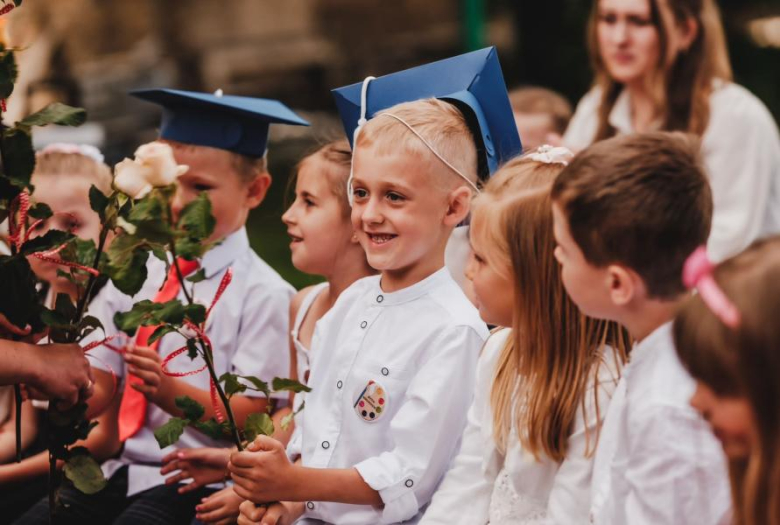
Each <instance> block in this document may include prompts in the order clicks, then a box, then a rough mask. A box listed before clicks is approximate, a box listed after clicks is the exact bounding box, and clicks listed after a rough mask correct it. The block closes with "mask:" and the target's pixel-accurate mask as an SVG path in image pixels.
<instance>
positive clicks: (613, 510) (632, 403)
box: [591, 323, 731, 525]
mask: <svg viewBox="0 0 780 525" xmlns="http://www.w3.org/2000/svg"><path fill="white" fill-rule="evenodd" d="M694 389H695V383H694V381H693V379H691V377H690V376H689V375H688V373H687V372H686V371H685V370H684V369H683V367H682V364H681V363H680V361H679V359H678V358H677V354H676V353H675V350H674V345H673V342H672V337H671V323H667V324H665V325H662V326H661V327H659V328H657V329H656V330H655V331H654V332H653V333H651V334H650V335H649V336H647V337H646V338H645V339H644V340H643V341H641V342H640V343H638V344H637V345H636V346H635V347H634V349H633V350H632V352H631V360H630V362H629V364H628V365H627V366H626V368H625V369H624V370H623V377H622V378H621V379H620V383H618V387H617V390H616V391H615V395H614V396H613V398H612V402H611V403H610V406H609V410H608V412H607V417H606V419H605V420H604V426H603V428H602V432H601V437H600V439H599V444H598V448H597V450H596V459H595V464H594V467H593V499H592V507H591V518H592V521H593V523H598V524H603V525H626V524H630V525H645V524H646V525H665V524H690V523H695V524H696V525H710V524H712V525H714V524H717V523H719V522H720V520H721V519H722V518H723V516H724V515H725V514H726V513H727V512H728V511H729V507H730V503H731V491H730V488H729V478H728V474H727V472H726V458H725V455H724V454H723V449H722V448H721V446H720V443H719V442H718V440H717V439H715V436H714V435H713V434H712V432H711V431H710V428H709V427H708V425H707V423H705V421H704V420H703V419H702V418H701V417H699V414H698V413H696V411H695V410H694V409H693V408H691V406H690V405H689V403H688V400H689V399H690V397H691V395H692V394H693V392H694Z"/></svg>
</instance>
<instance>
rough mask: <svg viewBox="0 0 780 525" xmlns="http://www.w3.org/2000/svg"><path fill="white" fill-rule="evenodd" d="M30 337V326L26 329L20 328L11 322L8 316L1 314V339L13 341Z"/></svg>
mask: <svg viewBox="0 0 780 525" xmlns="http://www.w3.org/2000/svg"><path fill="white" fill-rule="evenodd" d="M28 335H30V327H29V326H27V327H26V328H19V327H18V326H16V325H15V324H13V323H12V322H11V321H9V320H8V318H7V317H6V316H4V315H3V314H0V337H2V338H3V339H12V338H14V337H16V338H21V337H27V336H28Z"/></svg>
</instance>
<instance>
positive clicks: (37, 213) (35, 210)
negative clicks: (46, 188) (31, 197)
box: [28, 202, 54, 219]
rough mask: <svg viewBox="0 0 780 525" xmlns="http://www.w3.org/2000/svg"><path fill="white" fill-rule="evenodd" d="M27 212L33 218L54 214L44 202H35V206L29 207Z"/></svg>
mask: <svg viewBox="0 0 780 525" xmlns="http://www.w3.org/2000/svg"><path fill="white" fill-rule="evenodd" d="M28 214H29V215H30V217H32V218H33V219H48V218H49V217H51V216H52V215H54V213H53V212H52V211H51V208H50V207H49V205H48V204H46V203H45V202H39V203H36V204H35V206H33V207H32V208H30V211H29V212H28Z"/></svg>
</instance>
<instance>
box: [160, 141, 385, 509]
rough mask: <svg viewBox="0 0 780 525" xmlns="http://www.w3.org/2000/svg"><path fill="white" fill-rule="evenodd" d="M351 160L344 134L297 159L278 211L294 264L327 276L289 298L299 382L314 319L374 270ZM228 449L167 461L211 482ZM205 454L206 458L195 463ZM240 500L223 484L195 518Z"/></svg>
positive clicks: (282, 437)
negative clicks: (203, 473)
mask: <svg viewBox="0 0 780 525" xmlns="http://www.w3.org/2000/svg"><path fill="white" fill-rule="evenodd" d="M351 160H352V152H351V151H350V148H349V143H348V142H347V141H346V140H339V141H336V142H332V143H330V144H327V145H325V146H323V147H322V148H320V149H319V150H317V151H316V152H315V153H313V154H312V155H309V156H307V157H306V158H304V159H303V160H302V161H301V162H300V163H299V165H298V173H297V176H296V178H295V201H294V202H293V203H292V205H291V206H290V208H289V209H288V210H287V211H286V212H285V214H284V215H283V216H282V220H283V221H284V223H285V224H286V225H287V228H288V230H287V232H288V234H289V235H290V237H291V239H292V242H291V243H290V249H291V251H292V261H293V265H294V266H295V267H296V268H297V269H298V270H300V271H302V272H306V273H309V274H315V275H322V276H325V278H326V279H327V281H326V282H324V283H320V284H317V285H314V286H309V287H307V288H304V289H303V290H301V291H300V292H298V293H297V294H296V295H295V296H294V297H293V299H292V302H291V304H290V326H291V328H292V332H291V334H290V360H291V364H292V366H291V368H290V370H291V374H290V375H291V377H297V378H298V379H299V380H300V381H301V382H303V383H306V382H307V380H308V377H309V361H310V349H311V343H312V337H313V334H314V327H315V325H316V323H317V321H318V320H319V319H320V318H322V316H324V315H325V314H326V313H327V312H328V310H330V308H331V307H332V306H333V304H334V303H335V302H336V299H338V297H339V295H340V294H341V292H342V291H344V290H345V289H346V288H347V287H349V286H350V285H351V284H352V283H353V282H355V281H356V280H358V279H360V278H362V277H366V276H369V275H372V274H374V273H376V272H375V271H374V270H373V269H372V268H371V267H370V266H368V263H367V262H366V254H365V252H364V251H363V248H362V247H361V246H360V244H359V243H358V241H357V238H356V236H355V232H354V229H353V228H352V223H351V221H350V217H349V216H350V208H349V202H348V201H347V179H348V178H349V170H350V164H351ZM302 405H303V394H298V395H296V396H295V398H294V403H293V410H298V409H300V408H301V406H302ZM293 427H294V425H290V427H289V429H288V431H287V432H286V433H285V432H284V431H283V432H282V433H277V434H275V437H276V438H277V439H279V441H281V442H282V443H284V444H286V443H287V441H288V440H289V439H288V438H289V432H290V431H292V429H293ZM218 451H222V455H221V457H220V458H219V464H218V465H215V464H214V461H213V459H216V458H217V457H218V456H217V453H218ZM229 453H230V451H229V450H228V449H213V451H212V452H206V451H205V450H204V449H196V450H194V451H190V450H183V451H180V452H179V455H183V457H182V458H181V459H178V456H179V455H176V454H171V456H170V458H169V461H176V462H178V463H179V466H180V467H181V468H186V469H187V471H188V472H189V474H190V475H192V474H193V472H194V471H195V470H196V469H199V468H202V467H206V468H205V469H202V470H207V469H211V470H213V471H214V472H215V474H216V479H212V480H211V481H212V482H214V481H220V480H222V479H223V477H224V471H225V469H226V468H227V463H228V458H229ZM187 458H195V459H194V460H192V459H190V460H188V459H187ZM207 458H208V459H209V460H211V461H209V462H208V463H207V464H205V465H199V463H201V462H202V461H201V460H205V459H207ZM164 463H165V460H164ZM203 463H205V462H203ZM215 466H219V467H220V469H221V471H220V469H214V468H213V467H215ZM166 472H168V471H167V470H166ZM201 484H205V483H203V482H201ZM190 485H195V483H191V484H190ZM183 489H184V488H182V490H183ZM241 501H243V499H242V498H240V497H238V496H237V495H236V493H235V492H234V491H233V489H232V487H228V488H226V489H223V490H222V491H220V492H217V493H215V494H213V495H211V496H209V497H208V498H206V499H205V500H204V501H203V502H202V503H201V504H200V505H198V506H197V511H198V514H197V515H196V518H197V519H199V520H201V521H204V522H213V521H217V520H223V519H226V518H235V517H236V516H237V515H238V504H239V503H241Z"/></svg>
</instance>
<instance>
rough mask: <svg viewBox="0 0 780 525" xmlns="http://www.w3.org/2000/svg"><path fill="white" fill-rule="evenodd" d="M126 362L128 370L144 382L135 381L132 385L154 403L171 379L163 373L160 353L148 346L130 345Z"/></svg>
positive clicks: (126, 353) (126, 354)
mask: <svg viewBox="0 0 780 525" xmlns="http://www.w3.org/2000/svg"><path fill="white" fill-rule="evenodd" d="M125 362H126V363H127V371H128V372H129V373H131V374H133V375H134V376H136V377H138V378H140V379H141V380H142V381H143V383H142V384H141V383H137V384H136V383H134V384H132V385H131V386H132V387H133V388H134V389H136V390H138V391H139V392H141V393H142V394H143V395H145V396H146V399H148V400H149V401H151V402H153V403H154V402H155V401H156V400H157V399H158V396H159V395H160V393H161V392H162V391H163V390H164V388H163V387H164V386H165V385H166V383H167V380H168V379H169V378H168V376H166V375H165V374H163V371H162V359H160V354H158V353H157V350H155V349H153V348H149V347H148V346H128V347H127V351H126V352H125Z"/></svg>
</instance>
